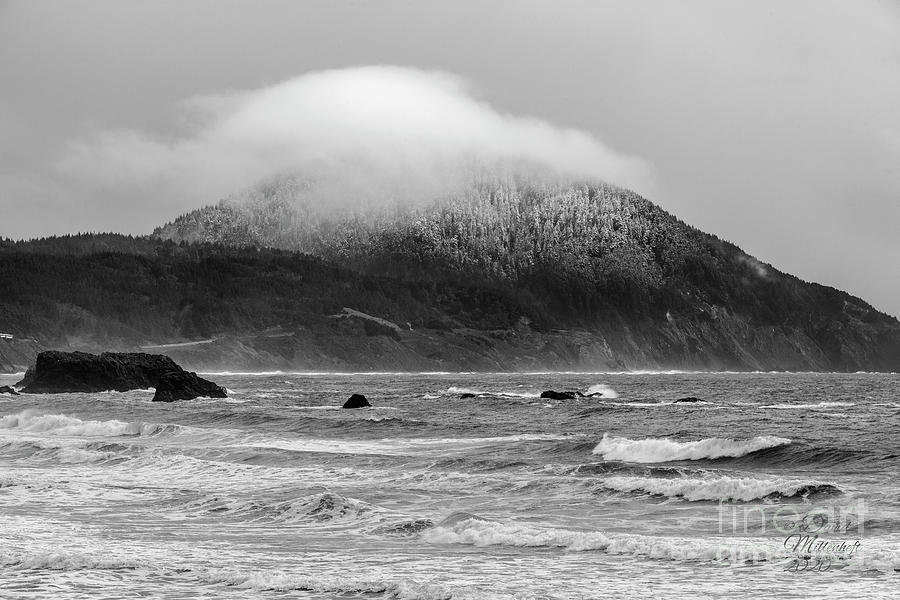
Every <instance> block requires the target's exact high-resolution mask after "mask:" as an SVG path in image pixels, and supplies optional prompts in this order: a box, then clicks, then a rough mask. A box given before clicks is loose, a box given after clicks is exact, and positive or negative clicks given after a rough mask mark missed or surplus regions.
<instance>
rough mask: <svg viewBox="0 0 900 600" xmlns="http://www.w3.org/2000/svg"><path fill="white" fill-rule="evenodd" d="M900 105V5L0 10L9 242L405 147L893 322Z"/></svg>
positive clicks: (411, 4)
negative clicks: (859, 300)
mask: <svg viewBox="0 0 900 600" xmlns="http://www.w3.org/2000/svg"><path fill="white" fill-rule="evenodd" d="M361 99H362V100H365V101H366V102H364V103H363V102H361V101H360V100H361ZM898 107H900V4H898V3H897V2H887V1H884V2H875V1H873V2H868V1H863V0H853V1H844V2H827V1H823V0H813V1H808V2H801V1H781V0H779V1H775V0H773V1H770V2H760V1H755V0H754V1H751V0H747V1H744V2H729V1H726V0H710V1H705V2H699V1H698V2H686V1H680V2H670V1H659V2H647V1H643V2H632V1H622V2H602V1H597V0H585V1H584V2H574V1H573V2H566V1H558V0H557V1H547V2H537V1H516V2H512V1H510V2H501V1H497V2H485V1H479V2H465V1H460V0H454V1H452V2H451V1H444V2H427V1H421V0H407V1H399V0H398V1H379V2H370V1H358V2H356V1H348V2H339V1H337V0H325V1H322V2H313V1H305V2H293V1H284V2H275V1H265V0H253V1H246V2H235V1H228V0H208V1H186V0H172V1H162V0H155V1H154V2H138V1H134V2H129V1H125V0H109V1H103V2H100V1H93V2H92V1H88V0H85V1H82V2H77V3H76V2H67V1H59V2H49V1H42V0H22V1H8V0H7V1H3V0H0V214H2V219H0V236H7V237H13V238H21V237H33V236H39V235H46V234H56V233H67V232H76V231H86V230H90V231H97V230H114V231H122V232H129V233H147V232H149V231H151V230H152V229H153V227H154V226H156V225H158V224H160V223H162V222H165V221H167V220H171V218H173V217H174V216H177V215H178V214H180V213H182V212H185V211H186V210H189V209H191V208H195V207H198V206H201V205H204V204H207V203H211V202H214V201H216V200H217V199H218V198H219V197H220V196H221V195H223V194H225V193H228V191H230V190H231V188H232V187H233V186H239V185H242V184H243V183H244V182H245V181H246V180H247V179H248V178H252V177H256V176H259V175H265V174H266V169H267V168H269V167H270V166H272V165H274V166H277V167H279V168H280V167H284V166H285V165H287V164H289V163H290V161H292V160H300V159H304V158H307V157H308V154H309V148H310V147H313V146H315V147H318V148H322V147H325V148H330V149H335V148H336V149H346V147H347V145H348V144H349V142H348V140H355V139H363V140H366V143H368V144H370V145H372V147H373V148H378V147H380V145H381V146H383V145H384V144H388V145H392V146H391V147H393V145H394V144H395V143H396V142H397V140H399V139H402V140H406V142H408V141H409V140H410V139H413V138H415V140H417V141H416V143H417V144H419V143H424V144H426V145H428V147H430V148H431V147H445V146H447V147H451V148H469V147H470V146H471V147H473V148H475V149H477V150H478V151H480V152H484V153H488V154H491V155H493V154H498V155H504V154H508V153H511V152H512V153H519V154H522V155H524V156H525V157H526V158H530V159H535V160H540V161H544V162H547V163H549V164H552V165H554V166H560V164H562V165H563V166H565V165H569V166H571V167H572V170H574V171H580V172H588V173H591V174H596V175H599V176H603V177H605V178H606V179H608V180H611V181H613V182H614V183H622V184H627V185H629V186H631V187H633V188H636V189H637V190H638V191H640V192H642V193H644V194H645V195H647V196H648V197H649V198H650V199H651V200H653V201H655V202H656V203H658V204H660V205H661V206H662V207H663V208H665V209H666V210H669V211H670V212H673V213H675V214H676V215H677V216H679V217H680V218H682V219H684V220H685V221H687V222H689V223H691V224H693V225H695V226H697V227H699V228H701V229H703V230H706V231H709V232H711V233H715V234H717V235H719V236H721V237H724V238H726V239H728V240H731V241H733V242H735V243H737V244H738V245H740V246H741V247H743V248H744V249H745V250H747V251H748V252H750V253H751V254H754V255H756V256H758V257H759V258H760V259H762V260H764V261H767V262H770V263H772V264H774V265H775V266H776V267H778V268H780V269H782V270H785V271H788V272H790V273H793V274H796V275H798V276H800V277H801V278H803V279H807V280H812V281H818V282H821V283H824V284H828V285H834V286H836V287H840V288H842V289H845V290H847V291H850V292H851V293H854V294H856V295H859V296H861V297H863V298H864V299H866V300H868V301H870V302H872V303H873V304H875V305H876V306H877V307H878V308H881V309H882V310H885V311H887V312H889V313H892V314H894V315H898V314H900V268H898V265H897V261H898V259H900V233H898V230H900V108H898ZM357 128H358V129H357ZM357 132H360V133H359V135H357V134H356V133H357Z"/></svg>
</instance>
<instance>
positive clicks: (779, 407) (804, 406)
mask: <svg viewBox="0 0 900 600" xmlns="http://www.w3.org/2000/svg"><path fill="white" fill-rule="evenodd" d="M836 406H856V404H855V403H854V402H819V403H817V404H766V405H763V406H760V407H759V408H771V409H776V410H789V409H815V408H833V407H836Z"/></svg>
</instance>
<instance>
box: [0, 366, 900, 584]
mask: <svg viewBox="0 0 900 600" xmlns="http://www.w3.org/2000/svg"><path fill="white" fill-rule="evenodd" d="M208 377H209V378H211V379H213V380H215V381H216V382H218V383H220V384H222V385H225V386H227V387H228V389H229V390H230V393H229V397H228V398H227V399H200V400H194V401H186V402H178V403H173V404H160V403H152V402H151V398H152V395H153V392H152V390H138V391H133V392H128V393H115V392H110V393H101V394H56V395H21V396H17V397H16V396H7V395H0V598H4V599H6V598H51V597H52V598H111V599H112V598H115V599H120V598H704V597H709V598H718V597H729V598H749V597H753V598H809V597H824V596H826V595H829V596H832V595H834V596H836V595H838V594H839V595H841V596H842V597H852V598H884V597H897V595H898V594H900V586H898V583H900V581H898V579H897V570H898V569H900V433H898V432H900V392H898V390H900V376H897V375H885V374H864V373H861V374H784V373H782V374H779V373H771V374H770V373H747V374H736V373H716V374H705V373H622V374H553V373H532V374H455V373H454V374H449V373H431V374H403V373H396V374H394V373H387V374H290V373H265V374H252V373H251V374H247V373H244V374H238V373H227V374H211V375H208ZM15 379H16V378H15V377H13V376H3V377H0V384H6V383H12V382H13V381H15ZM546 389H557V390H579V391H582V392H588V391H591V392H595V393H596V395H595V396H592V397H584V398H577V399H575V400H548V399H542V398H540V392H541V391H542V390H546ZM351 393H363V394H365V395H366V396H367V397H368V398H369V400H370V401H371V402H372V404H373V405H374V407H373V408H369V409H358V410H342V409H341V408H340V405H341V403H342V402H343V401H344V400H345V399H346V398H347V397H348V396H349V395H350V394H351ZM463 394H472V395H473V396H472V397H467V398H461V397H460V396H461V395H463ZM687 396H694V397H697V398H700V399H701V400H702V401H700V402H691V403H687V402H675V401H676V400H677V399H679V398H682V397H687Z"/></svg>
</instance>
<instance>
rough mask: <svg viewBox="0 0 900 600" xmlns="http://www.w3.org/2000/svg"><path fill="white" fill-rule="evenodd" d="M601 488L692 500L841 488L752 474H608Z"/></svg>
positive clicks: (797, 494) (750, 498)
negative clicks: (678, 476)
mask: <svg viewBox="0 0 900 600" xmlns="http://www.w3.org/2000/svg"><path fill="white" fill-rule="evenodd" d="M600 485H601V487H602V488H604V489H607V490H612V491H617V492H626V493H629V492H641V493H646V494H651V495H654V496H665V497H667V498H683V499H685V500H691V501H702V500H710V501H719V500H723V501H728V500H739V501H743V502H750V501H753V500H762V499H764V498H769V497H772V496H780V497H783V498H793V497H803V496H807V495H809V494H816V493H838V492H840V489H839V488H838V487H837V486H836V485H834V484H830V483H823V482H818V481H806V480H800V479H756V478H752V477H726V476H716V477H710V478H708V479H703V478H674V479H664V478H659V477H609V478H607V479H604V480H603V481H602V482H601V484H600Z"/></svg>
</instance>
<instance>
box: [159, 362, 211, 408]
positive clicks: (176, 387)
mask: <svg viewBox="0 0 900 600" xmlns="http://www.w3.org/2000/svg"><path fill="white" fill-rule="evenodd" d="M227 396H228V393H227V392H226V390H225V388H223V387H222V386H219V385H216V384H215V383H213V382H212V381H208V380H206V379H203V378H202V377H197V374H196V373H191V372H188V371H183V370H178V371H172V372H170V373H166V374H165V375H163V376H162V377H160V379H159V381H158V382H157V384H156V394H154V395H153V401H154V402H174V401H176V400H193V399H194V398H200V397H205V398H225V397H227Z"/></svg>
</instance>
